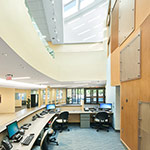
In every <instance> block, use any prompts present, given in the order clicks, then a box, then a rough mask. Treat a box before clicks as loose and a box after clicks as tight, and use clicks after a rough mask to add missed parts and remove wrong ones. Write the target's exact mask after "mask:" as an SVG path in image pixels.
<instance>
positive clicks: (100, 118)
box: [94, 112, 109, 132]
mask: <svg viewBox="0 0 150 150" xmlns="http://www.w3.org/2000/svg"><path fill="white" fill-rule="evenodd" d="M94 122H95V127H96V129H97V132H98V131H99V130H100V129H102V130H107V132H109V115H108V113H107V112H98V113H97V114H96V115H95V118H94Z"/></svg>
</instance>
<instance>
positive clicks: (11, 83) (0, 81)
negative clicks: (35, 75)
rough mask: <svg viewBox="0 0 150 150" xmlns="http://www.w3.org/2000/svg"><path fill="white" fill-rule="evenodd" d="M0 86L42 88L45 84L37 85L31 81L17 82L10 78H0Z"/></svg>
mask: <svg viewBox="0 0 150 150" xmlns="http://www.w3.org/2000/svg"><path fill="white" fill-rule="evenodd" d="M0 86H1V87H9V88H18V89H43V88H46V87H47V86H46V85H37V84H31V83H24V82H17V81H12V80H5V79H1V78H0Z"/></svg>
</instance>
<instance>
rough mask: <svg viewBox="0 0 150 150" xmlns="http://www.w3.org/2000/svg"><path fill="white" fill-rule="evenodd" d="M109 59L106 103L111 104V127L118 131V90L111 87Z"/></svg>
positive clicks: (109, 60) (109, 59)
mask: <svg viewBox="0 0 150 150" xmlns="http://www.w3.org/2000/svg"><path fill="white" fill-rule="evenodd" d="M110 63H111V57H110V56H109V57H108V59H107V83H106V103H112V111H113V127H114V129H115V130H120V88H119V87H113V86H111V65H110Z"/></svg>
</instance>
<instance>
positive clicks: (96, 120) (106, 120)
mask: <svg viewBox="0 0 150 150" xmlns="http://www.w3.org/2000/svg"><path fill="white" fill-rule="evenodd" d="M94 121H95V122H101V123H103V122H108V119H105V120H100V119H98V118H95V119H94Z"/></svg>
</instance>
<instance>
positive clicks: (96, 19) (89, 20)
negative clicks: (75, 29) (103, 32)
mask: <svg viewBox="0 0 150 150" xmlns="http://www.w3.org/2000/svg"><path fill="white" fill-rule="evenodd" d="M98 18H100V16H97V17H95V18H92V19H91V20H89V21H88V22H92V21H94V20H97V19H98Z"/></svg>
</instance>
